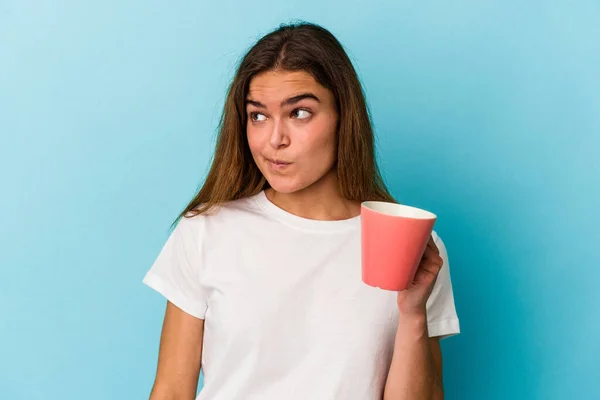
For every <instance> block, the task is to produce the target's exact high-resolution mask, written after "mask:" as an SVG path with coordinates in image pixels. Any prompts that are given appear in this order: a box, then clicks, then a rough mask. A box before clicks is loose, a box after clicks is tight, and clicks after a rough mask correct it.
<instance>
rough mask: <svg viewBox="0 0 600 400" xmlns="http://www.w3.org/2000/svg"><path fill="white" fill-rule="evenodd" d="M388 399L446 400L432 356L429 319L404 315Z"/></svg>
mask: <svg viewBox="0 0 600 400" xmlns="http://www.w3.org/2000/svg"><path fill="white" fill-rule="evenodd" d="M383 398H384V400H442V399H443V398H444V394H443V388H442V384H441V379H440V378H439V376H438V373H437V372H436V368H435V364H434V361H433V357H432V354H431V347H430V342H429V334H428V331H427V316H426V315H425V314H422V315H411V316H402V315H401V316H400V321H399V324H398V330H397V332H396V340H395V344H394V354H393V357H392V364H391V366H390V370H389V373H388V376H387V380H386V384H385V392H384V397H383Z"/></svg>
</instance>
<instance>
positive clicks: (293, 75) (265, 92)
mask: <svg viewBox="0 0 600 400" xmlns="http://www.w3.org/2000/svg"><path fill="white" fill-rule="evenodd" d="M300 92H312V93H315V94H316V95H317V96H318V95H319V94H320V95H321V96H319V98H321V97H325V96H323V95H324V94H325V93H326V92H327V89H325V88H324V87H323V86H321V85H320V84H319V83H318V82H317V81H316V80H315V79H314V78H313V77H312V75H310V74H309V73H307V72H304V71H293V72H290V71H267V72H263V73H261V74H258V75H256V76H255V77H254V78H252V80H251V81H250V87H249V89H248V98H251V99H253V100H260V101H263V102H269V101H273V102H277V101H279V100H283V99H285V98H288V97H290V96H291V95H293V94H295V93H300Z"/></svg>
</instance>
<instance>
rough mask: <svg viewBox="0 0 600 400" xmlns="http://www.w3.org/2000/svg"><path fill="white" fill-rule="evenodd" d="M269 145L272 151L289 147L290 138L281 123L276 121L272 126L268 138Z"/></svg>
mask: <svg viewBox="0 0 600 400" xmlns="http://www.w3.org/2000/svg"><path fill="white" fill-rule="evenodd" d="M269 139H270V140H269V143H270V144H271V146H272V147H273V148H274V149H280V148H282V147H286V146H289V144H290V138H289V136H288V134H287V130H286V128H285V126H284V123H283V121H281V120H276V121H275V122H274V124H273V131H272V132H271V137H270V138H269Z"/></svg>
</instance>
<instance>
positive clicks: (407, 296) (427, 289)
mask: <svg viewBox="0 0 600 400" xmlns="http://www.w3.org/2000/svg"><path fill="white" fill-rule="evenodd" d="M439 254H440V251H439V249H438V248H437V246H436V245H435V242H434V241H433V237H431V236H430V237H429V241H428V242H427V247H426V248H425V252H424V253H423V257H422V258H421V262H420V263H419V267H418V269H417V272H416V273H415V277H414V278H413V281H412V282H411V284H410V285H409V287H408V288H406V289H404V290H401V291H400V292H398V308H399V309H400V313H401V314H404V315H415V314H417V315H426V305H427V300H428V299H429V296H430V295H431V292H432V290H433V286H434V285H435V281H436V279H437V277H438V274H439V272H440V269H441V268H442V265H443V263H444V260H443V259H442V257H440V255H439Z"/></svg>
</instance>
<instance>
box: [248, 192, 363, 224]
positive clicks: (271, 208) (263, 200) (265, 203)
mask: <svg viewBox="0 0 600 400" xmlns="http://www.w3.org/2000/svg"><path fill="white" fill-rule="evenodd" d="M255 199H256V201H257V203H258V204H259V205H260V206H261V208H262V209H263V210H264V211H265V212H267V213H268V214H270V215H271V216H272V217H274V218H276V219H278V220H279V221H281V222H284V223H286V224H288V225H293V226H295V227H298V228H302V229H309V230H313V231H321V232H336V231H345V230H349V229H353V228H357V227H359V226H360V215H357V216H356V217H352V218H348V219H342V220H336V221H325V220H317V219H309V218H304V217H300V216H298V215H296V214H292V213H290V212H288V211H285V210H284V209H282V208H279V207H278V206H277V205H275V204H274V203H272V202H271V200H269V199H268V198H267V195H266V193H265V191H264V190H261V191H260V192H259V193H258V194H257V195H256V196H255Z"/></svg>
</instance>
